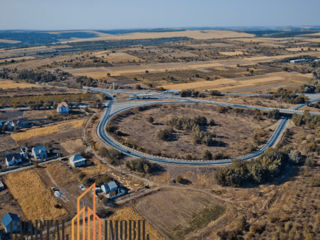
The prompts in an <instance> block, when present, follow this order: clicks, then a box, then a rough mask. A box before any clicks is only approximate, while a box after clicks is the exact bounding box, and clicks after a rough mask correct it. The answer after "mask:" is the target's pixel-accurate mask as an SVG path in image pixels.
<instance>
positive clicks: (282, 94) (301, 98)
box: [274, 88, 308, 104]
mask: <svg viewBox="0 0 320 240" xmlns="http://www.w3.org/2000/svg"><path fill="white" fill-rule="evenodd" d="M274 95H275V97H277V98H280V99H281V100H282V101H284V102H287V103H291V104H301V103H305V102H307V101H308V98H307V97H306V96H305V95H303V94H300V95H297V94H296V93H295V92H292V91H290V90H287V89H284V88H279V89H278V90H277V92H275V94H274Z"/></svg>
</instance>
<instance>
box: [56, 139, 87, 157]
mask: <svg viewBox="0 0 320 240" xmlns="http://www.w3.org/2000/svg"><path fill="white" fill-rule="evenodd" d="M60 144H61V146H62V147H63V148H64V149H65V150H66V152H68V153H69V154H75V153H80V152H82V151H84V149H85V146H84V145H83V142H82V140H81V139H80V138H77V139H71V140H67V141H65V142H62V143H60Z"/></svg>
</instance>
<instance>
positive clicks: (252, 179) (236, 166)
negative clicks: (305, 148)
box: [215, 148, 288, 186]
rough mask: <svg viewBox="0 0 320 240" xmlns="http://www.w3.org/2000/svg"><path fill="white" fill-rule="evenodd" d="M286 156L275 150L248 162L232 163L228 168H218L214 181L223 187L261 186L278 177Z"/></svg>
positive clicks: (238, 161) (268, 150)
mask: <svg viewBox="0 0 320 240" xmlns="http://www.w3.org/2000/svg"><path fill="white" fill-rule="evenodd" d="M287 159H288V156H287V155H286V154H284V153H282V152H280V151H277V150H275V149H270V148H269V149H267V150H266V151H265V153H264V154H263V155H262V156H261V157H259V158H257V159H255V160H251V161H250V162H244V161H241V160H236V161H233V162H232V164H231V166H230V167H226V168H219V169H218V170H217V172H216V174H215V179H216V180H217V182H218V183H219V184H220V185H223V186H243V185H245V184H248V183H253V184H262V183H265V182H267V181H268V180H271V179H272V178H274V177H276V176H279V175H280V173H281V172H282V170H283V167H284V165H285V163H286V161H287Z"/></svg>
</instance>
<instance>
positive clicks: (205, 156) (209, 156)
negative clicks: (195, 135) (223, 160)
mask: <svg viewBox="0 0 320 240" xmlns="http://www.w3.org/2000/svg"><path fill="white" fill-rule="evenodd" d="M202 158H203V160H212V159H213V156H212V153H211V152H209V151H208V150H206V151H205V152H204V153H203V157H202Z"/></svg>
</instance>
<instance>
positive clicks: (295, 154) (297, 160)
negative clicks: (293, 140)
mask: <svg viewBox="0 0 320 240" xmlns="http://www.w3.org/2000/svg"><path fill="white" fill-rule="evenodd" d="M289 158H290V160H291V161H292V162H293V163H294V164H301V163H302V161H303V156H302V154H301V152H299V151H298V150H291V151H290V153H289Z"/></svg>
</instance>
